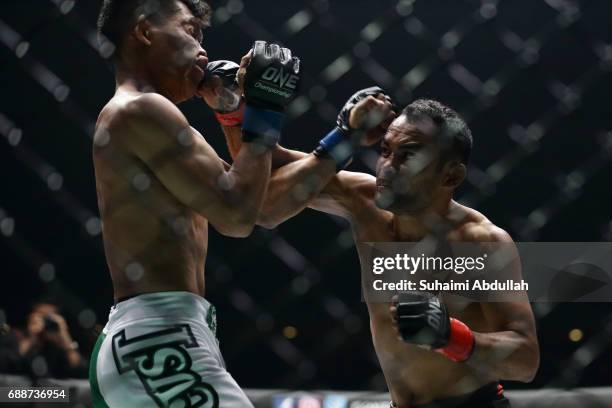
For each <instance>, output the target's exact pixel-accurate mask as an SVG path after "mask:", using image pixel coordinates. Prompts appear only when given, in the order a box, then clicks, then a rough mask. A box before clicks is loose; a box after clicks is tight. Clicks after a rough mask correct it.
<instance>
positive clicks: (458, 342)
mask: <svg viewBox="0 0 612 408" xmlns="http://www.w3.org/2000/svg"><path fill="white" fill-rule="evenodd" d="M474 341H475V340H474V333H473V332H472V330H471V329H470V328H469V327H468V326H467V325H466V324H465V323H463V322H462V321H461V320H457V319H455V318H452V317H451V318H450V338H449V339H448V344H447V345H446V346H445V347H443V348H440V349H436V350H435V351H437V352H438V353H442V354H444V355H445V356H446V357H448V358H449V359H451V360H453V361H454V362H455V363H460V362H462V361H465V360H467V359H468V358H470V356H471V355H472V352H473V351H474Z"/></svg>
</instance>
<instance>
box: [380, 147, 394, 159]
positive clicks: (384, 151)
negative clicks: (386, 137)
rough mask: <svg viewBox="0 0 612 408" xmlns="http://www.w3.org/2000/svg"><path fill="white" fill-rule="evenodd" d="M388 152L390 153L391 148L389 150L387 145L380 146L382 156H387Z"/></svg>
mask: <svg viewBox="0 0 612 408" xmlns="http://www.w3.org/2000/svg"><path fill="white" fill-rule="evenodd" d="M390 154H391V150H389V148H388V147H387V146H381V148H380V155H381V156H382V157H389V155H390Z"/></svg>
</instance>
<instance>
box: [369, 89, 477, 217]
mask: <svg viewBox="0 0 612 408" xmlns="http://www.w3.org/2000/svg"><path fill="white" fill-rule="evenodd" d="M381 147H382V151H381V156H380V158H379V160H378V164H377V168H376V177H377V179H376V185H377V193H376V203H377V205H378V206H379V207H381V208H384V209H387V210H389V211H392V212H394V213H406V214H414V213H419V212H422V211H424V210H426V209H427V208H429V207H430V206H432V205H433V204H434V203H435V202H437V200H444V199H445V198H449V197H452V193H453V191H454V189H455V188H456V187H457V186H459V184H461V182H462V181H463V180H464V179H465V175H466V166H467V162H468V159H469V156H470V152H471V150H472V133H471V132H470V129H469V128H468V126H467V125H466V123H465V122H464V121H463V119H462V118H461V117H460V116H459V115H458V114H457V112H455V111H454V110H452V109H451V108H449V107H447V106H445V105H443V104H441V103H440V102H438V101H434V100H430V99H419V100H416V101H414V102H412V103H411V104H410V105H408V106H406V107H405V108H404V110H403V111H402V112H401V114H400V115H399V116H398V117H397V118H396V119H395V120H394V121H393V122H392V123H391V125H390V126H389V129H388V130H387V133H386V134H385V136H384V138H383V140H382V144H381Z"/></svg>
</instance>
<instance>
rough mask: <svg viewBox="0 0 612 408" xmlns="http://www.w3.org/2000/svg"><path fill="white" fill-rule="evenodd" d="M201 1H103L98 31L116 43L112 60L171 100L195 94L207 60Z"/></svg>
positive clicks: (205, 8) (205, 18)
mask: <svg viewBox="0 0 612 408" xmlns="http://www.w3.org/2000/svg"><path fill="white" fill-rule="evenodd" d="M209 18H210V7H209V6H208V4H207V3H206V2H205V1H202V0H104V3H103V5H102V9H101V10H100V15H99V16H98V31H99V33H100V34H102V35H103V36H104V37H106V38H107V39H108V40H109V41H111V42H112V43H113V45H114V46H115V52H114V55H113V58H114V61H115V63H116V64H117V65H119V66H120V67H121V69H123V70H126V71H127V72H128V73H129V74H130V75H132V76H134V77H135V78H136V80H141V81H147V82H148V83H150V84H151V86H153V88H154V89H155V91H157V92H159V93H161V94H163V95H164V96H166V97H168V98H169V99H170V100H172V101H173V102H180V101H183V100H185V99H188V98H191V97H192V96H194V94H195V92H196V90H197V88H198V86H199V85H200V83H201V81H202V79H203V76H204V68H205V67H206V63H207V62H208V60H207V58H206V51H204V49H203V48H202V45H201V43H202V29H203V28H204V27H205V26H207V25H208V22H209Z"/></svg>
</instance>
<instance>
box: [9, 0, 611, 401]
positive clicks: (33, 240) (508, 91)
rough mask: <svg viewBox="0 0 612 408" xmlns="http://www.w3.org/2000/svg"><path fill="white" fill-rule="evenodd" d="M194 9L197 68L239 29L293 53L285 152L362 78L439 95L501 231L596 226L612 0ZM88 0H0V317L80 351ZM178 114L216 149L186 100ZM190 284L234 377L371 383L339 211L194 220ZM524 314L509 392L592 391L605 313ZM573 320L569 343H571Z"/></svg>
mask: <svg viewBox="0 0 612 408" xmlns="http://www.w3.org/2000/svg"><path fill="white" fill-rule="evenodd" d="M211 4H212V6H213V8H214V10H215V14H214V17H213V26H212V28H210V29H208V30H207V31H206V32H205V40H204V46H205V48H206V49H207V51H208V53H209V56H210V58H211V60H213V59H233V60H236V61H238V60H239V58H240V57H241V56H242V55H243V54H244V53H245V52H246V51H247V50H248V48H249V47H250V45H251V44H252V42H253V40H255V39H264V40H277V41H281V42H282V43H283V44H285V45H286V46H288V47H290V48H292V49H293V51H294V53H295V54H297V55H299V56H300V57H301V59H302V61H303V64H304V69H305V72H306V78H305V80H304V82H303V91H302V97H301V98H299V99H298V100H296V101H295V102H294V104H293V106H292V107H291V109H290V112H289V113H290V114H289V120H288V122H287V124H286V127H285V130H284V136H283V137H284V139H283V143H284V144H285V145H286V146H288V147H292V148H297V149H302V150H306V151H309V150H311V149H312V148H313V147H314V146H315V143H316V141H317V140H318V139H319V138H320V137H322V136H323V135H324V134H325V133H326V132H327V131H328V130H329V129H330V128H331V126H332V124H333V119H334V117H335V115H336V112H337V110H338V108H339V107H340V106H341V105H342V103H343V102H344V100H345V99H346V98H347V97H348V96H349V95H350V94H352V93H353V92H354V91H355V90H357V89H359V88H363V87H366V86H370V85H373V84H375V83H378V84H379V85H381V86H383V87H384V88H386V89H387V90H388V91H389V92H390V93H391V94H392V95H394V96H395V97H396V98H397V100H398V101H399V103H400V104H406V103H407V102H409V101H410V100H411V99H412V98H414V97H430V98H435V99H439V100H441V101H443V102H445V103H447V104H449V105H451V106H452V107H454V108H455V109H457V110H458V111H459V112H460V113H462V114H464V115H465V117H466V120H467V121H468V122H469V125H470V127H471V129H472V131H473V134H474V137H475V147H474V152H473V159H472V163H471V166H470V169H469V179H468V181H467V182H466V183H465V186H464V187H462V189H461V190H460V191H459V194H458V196H457V198H458V200H459V201H460V202H462V203H464V204H466V205H471V206H474V208H476V209H477V210H479V211H481V212H483V213H484V214H485V215H486V216H488V217H489V218H490V219H491V220H492V221H493V222H494V223H496V224H497V225H499V226H500V227H502V228H504V229H506V230H507V231H509V232H510V234H511V235H512V236H513V237H514V238H515V240H517V241H608V240H610V238H611V237H612V230H611V228H612V222H611V221H612V220H611V216H610V202H611V200H610V199H611V198H612V192H611V189H610V176H612V164H611V161H610V159H611V157H612V103H610V90H612V24H611V23H610V22H611V20H610V19H611V17H610V16H612V2H610V1H608V0H589V1H581V2H578V1H571V0H547V1H544V0H504V1H484V0H483V1H475V0H453V1H451V0H447V1H442V0H427V1H425V0H417V1H390V0H377V1H364V0H357V1H349V0H336V1H333V0H332V1H322V0H321V1H300V2H298V1H282V2H281V1H270V0H266V1H249V2H242V1H240V0H231V1H228V2H226V1H217V0H215V1H211ZM99 5H100V1H85V0H82V1H76V2H74V1H70V0H52V1H48V0H3V1H2V2H1V4H0V61H1V67H2V68H1V69H2V74H1V75H0V89H1V90H2V98H1V102H0V134H2V135H3V137H2V138H0V166H2V169H1V170H2V171H0V186H1V190H0V259H1V261H2V262H1V264H0V265H1V266H0V270H1V273H2V280H1V283H0V320H6V321H7V322H8V323H9V324H12V325H16V326H19V325H20V324H22V323H23V319H24V314H25V313H26V312H27V309H28V307H29V306H30V304H31V303H32V302H33V301H35V300H39V299H50V300H52V301H54V302H57V303H59V304H60V305H62V307H63V308H64V311H65V312H66V314H67V316H68V318H69V321H70V323H71V324H72V327H74V328H75V332H76V333H75V336H76V337H77V339H78V340H79V341H80V342H81V345H82V347H83V348H84V349H85V350H88V349H90V348H91V347H92V345H93V340H94V338H95V334H96V330H99V329H100V325H101V324H104V323H105V322H106V317H107V313H108V309H109V307H110V305H111V304H112V288H111V283H110V278H109V275H108V272H107V270H106V264H105V260H104V254H103V251H102V244H101V237H100V225H99V220H98V218H97V205H96V194H95V184H94V174H93V168H92V161H91V137H92V135H93V131H92V130H93V126H94V123H95V119H96V116H97V113H98V112H99V110H100V109H101V107H102V106H103V105H104V104H105V103H106V101H107V100H108V99H109V98H110V97H111V95H112V94H113V91H114V80H113V74H112V71H111V69H110V67H109V65H108V62H107V61H106V60H105V58H103V57H102V56H101V52H100V50H98V45H97V41H96V34H95V21H96V15H97V12H98V8H99ZM103 53H104V52H103V51H102V54H103ZM181 108H182V109H183V111H184V112H185V113H186V114H187V117H188V118H189V120H190V121H191V122H192V125H193V126H194V127H196V128H197V129H199V130H200V131H201V132H202V133H203V135H204V136H205V137H206V138H207V140H208V141H209V142H210V143H211V144H212V145H213V146H214V147H215V148H216V149H217V150H218V151H219V152H220V154H221V155H222V156H224V157H226V158H227V157H228V155H227V151H226V149H225V145H224V142H223V138H222V134H221V131H220V129H219V128H218V126H217V125H216V122H215V120H214V118H213V116H212V114H211V112H210V111H209V110H208V109H207V107H206V106H205V105H204V104H203V102H202V101H200V100H192V101H189V102H187V103H185V104H183V105H182V106H181ZM374 160H375V154H374V153H373V152H365V153H364V155H363V156H362V157H361V160H360V161H359V162H358V163H356V164H355V165H354V167H353V168H354V169H357V170H362V171H371V167H372V164H373V163H374ZM207 292H208V293H207V298H208V299H209V300H210V301H211V302H212V303H213V304H215V305H216V306H217V308H218V317H219V330H220V339H221V346H222V350H223V353H224V356H225V359H226V360H227V364H228V367H229V370H230V372H231V373H232V374H233V375H234V376H235V377H236V379H237V380H238V382H239V383H240V384H241V385H242V386H244V387H268V388H269V387H290V388H334V389H383V390H384V389H385V383H384V379H383V377H382V375H381V374H380V369H379V367H378V363H377V360H376V357H375V355H374V352H373V349H372V346H371V340H370V338H369V322H368V316H367V311H366V309H365V306H364V304H362V303H361V301H360V288H359V265H358V260H357V255H356V252H355V249H354V245H353V243H352V239H351V236H350V232H349V231H348V230H347V225H346V224H345V223H344V222H343V221H342V220H340V219H336V218H333V217H330V216H326V215H323V214H319V213H315V212H312V211H305V212H304V213H303V214H301V215H300V216H298V217H296V218H295V219H292V220H290V221H288V222H286V223H284V224H283V225H281V226H280V227H279V228H278V229H277V230H273V231H267V230H264V229H261V228H257V229H256V230H255V232H254V233H253V234H252V236H250V237H249V238H247V239H242V240H237V239H229V238H224V237H222V236H220V235H219V234H217V233H216V232H215V231H211V238H210V250H209V259H208V261H207ZM534 310H535V313H536V316H537V319H538V328H539V336H540V344H541V351H542V364H541V368H540V371H539V373H538V376H537V377H536V379H535V381H534V382H533V383H532V384H529V385H527V387H538V388H539V387H543V386H551V385H555V386H567V387H572V386H578V385H579V386H589V385H609V383H610V378H612V368H611V365H612V364H611V363H612V306H611V305H610V304H556V305H550V304H535V305H534ZM291 328H293V329H294V330H292V329H291ZM572 329H580V330H581V331H582V333H583V338H582V339H581V340H580V341H576V342H572V341H570V339H569V337H568V333H569V331H570V330H572ZM292 331H293V333H292ZM294 335H295V336H294ZM508 386H509V387H516V388H518V387H525V385H522V384H509V385H508Z"/></svg>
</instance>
